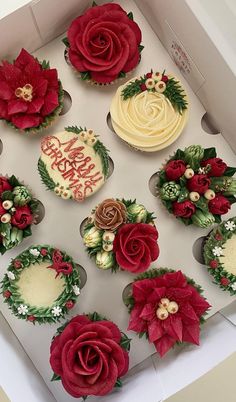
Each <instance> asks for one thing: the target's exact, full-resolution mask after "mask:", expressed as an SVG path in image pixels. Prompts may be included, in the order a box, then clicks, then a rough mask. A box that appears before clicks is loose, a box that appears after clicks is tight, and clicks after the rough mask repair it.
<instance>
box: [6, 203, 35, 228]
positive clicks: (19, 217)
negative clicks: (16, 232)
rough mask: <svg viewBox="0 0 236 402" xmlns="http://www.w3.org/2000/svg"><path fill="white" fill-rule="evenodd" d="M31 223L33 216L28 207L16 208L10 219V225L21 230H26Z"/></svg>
mask: <svg viewBox="0 0 236 402" xmlns="http://www.w3.org/2000/svg"><path fill="white" fill-rule="evenodd" d="M32 222H33V215H32V212H31V209H30V208H29V207H28V205H24V206H23V207H18V208H17V210H16V212H15V213H14V215H13V216H12V218H11V224H12V225H13V226H16V227H17V228H18V229H21V230H23V229H25V228H27V226H29V225H31V223H32Z"/></svg>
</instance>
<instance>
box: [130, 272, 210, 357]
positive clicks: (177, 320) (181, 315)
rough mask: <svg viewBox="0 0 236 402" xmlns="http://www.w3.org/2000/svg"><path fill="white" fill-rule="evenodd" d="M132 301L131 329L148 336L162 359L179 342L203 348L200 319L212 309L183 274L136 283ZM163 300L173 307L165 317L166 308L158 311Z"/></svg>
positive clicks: (167, 308) (173, 274)
mask: <svg viewBox="0 0 236 402" xmlns="http://www.w3.org/2000/svg"><path fill="white" fill-rule="evenodd" d="M132 297H133V299H134V306H133V308H132V311H131V316H130V321H129V327H128V329H129V330H133V331H136V332H137V333H141V332H146V333H147V334H148V338H149V341H150V342H153V343H154V345H155V347H156V350H157V351H158V353H159V354H160V356H161V357H162V356H164V355H165V354H166V353H167V352H168V350H169V349H170V348H171V347H172V346H173V345H174V344H175V343H176V342H189V343H194V344H196V345H199V334H200V317H201V316H202V315H203V314H204V313H205V312H206V311H207V309H208V308H209V307H210V305H209V303H208V302H207V301H206V300H205V299H204V298H203V297H202V296H201V295H200V294H199V293H198V291H197V290H196V289H195V288H194V287H193V286H192V285H189V284H188V283H187V280H186V278H185V276H184V275H183V273H182V272H181V271H178V272H173V273H166V274H164V275H161V276H158V277H156V278H152V279H142V280H138V281H135V282H134V283H133V284H132ZM161 299H168V304H169V305H168V306H167V307H165V308H164V310H165V312H164V315H163V314H162V311H163V307H162V309H161V311H159V310H158V309H160V306H161V305H162V303H161ZM165 301H166V300H165ZM170 303H172V305H171V304H170ZM168 310H169V311H168ZM158 317H161V318H158ZM163 317H165V318H163Z"/></svg>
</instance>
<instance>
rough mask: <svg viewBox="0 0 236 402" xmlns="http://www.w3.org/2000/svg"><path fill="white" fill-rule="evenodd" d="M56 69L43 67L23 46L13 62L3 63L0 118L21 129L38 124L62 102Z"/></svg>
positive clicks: (1, 68)
mask: <svg viewBox="0 0 236 402" xmlns="http://www.w3.org/2000/svg"><path fill="white" fill-rule="evenodd" d="M58 95H59V81H58V76H57V70H56V69H45V70H44V69H43V68H42V66H41V65H40V63H39V62H38V60H37V59H35V58H34V57H33V56H31V55H30V54H29V53H28V52H27V51H26V50H25V49H22V50H21V52H20V54H19V56H18V57H17V58H16V60H15V61H14V62H13V64H10V63H8V62H7V61H3V62H2V65H1V66H0V118H1V119H5V120H7V121H9V122H11V123H13V124H14V125H15V126H16V127H17V128H19V129H21V130H24V129H26V128H31V127H37V126H39V125H40V124H41V123H43V121H44V120H45V117H46V116H48V115H50V114H51V113H53V112H54V110H55V109H56V108H57V107H58V105H59V98H58Z"/></svg>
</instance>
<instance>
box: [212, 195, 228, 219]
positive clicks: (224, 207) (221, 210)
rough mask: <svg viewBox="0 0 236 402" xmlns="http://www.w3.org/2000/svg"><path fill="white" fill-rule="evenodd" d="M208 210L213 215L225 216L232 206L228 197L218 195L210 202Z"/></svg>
mask: <svg viewBox="0 0 236 402" xmlns="http://www.w3.org/2000/svg"><path fill="white" fill-rule="evenodd" d="M208 208H209V211H210V212H211V213H212V214H216V215H224V214H227V212H228V211H229V210H230V208H231V204H230V202H229V200H227V198H226V197H224V196H223V195H220V194H218V195H216V197H215V198H213V200H210V201H209V203H208Z"/></svg>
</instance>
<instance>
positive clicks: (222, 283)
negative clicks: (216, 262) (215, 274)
mask: <svg viewBox="0 0 236 402" xmlns="http://www.w3.org/2000/svg"><path fill="white" fill-rule="evenodd" d="M220 283H221V285H223V286H228V284H229V283H230V280H229V279H228V278H225V277H223V278H221V280H220Z"/></svg>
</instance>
